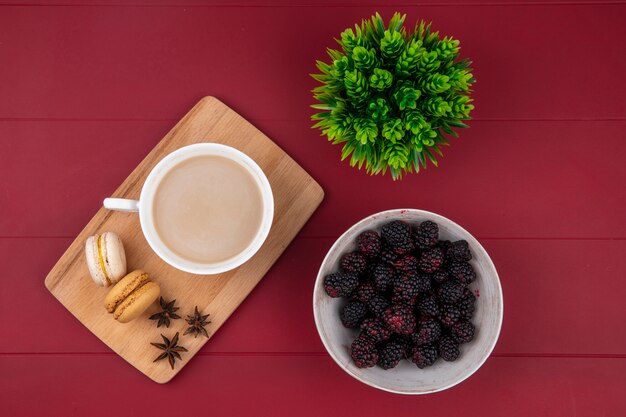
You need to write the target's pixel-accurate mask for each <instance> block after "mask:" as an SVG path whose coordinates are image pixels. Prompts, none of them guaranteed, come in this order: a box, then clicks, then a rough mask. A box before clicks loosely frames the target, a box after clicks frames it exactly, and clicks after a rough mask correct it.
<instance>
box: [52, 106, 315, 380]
mask: <svg viewBox="0 0 626 417" xmlns="http://www.w3.org/2000/svg"><path fill="white" fill-rule="evenodd" d="M198 142H216V143H223V144H226V145H230V146H232V147H234V148H237V149H239V150H241V151H242V152H244V153H246V154H247V155H249V156H250V157H251V158H252V159H254V160H255V161H256V162H257V163H258V164H259V166H260V167H261V168H262V169H263V171H264V172H265V174H266V175H267V177H268V179H269V181H270V184H271V186H272V191H273V193H274V204H275V213H274V222H273V224H272V230H271V232H270V234H269V236H268V238H267V240H266V242H265V244H264V245H263V246H262V248H261V249H260V250H259V252H258V253H257V254H256V255H255V256H254V257H253V258H252V259H251V260H249V261H248V262H247V263H245V264H244V265H243V266H241V267H239V268H237V269H236V270H234V271H230V272H227V273H224V274H220V275H210V276H209V275H207V276H200V275H192V274H188V273H185V272H181V271H178V270H176V269H174V268H173V267H171V266H169V265H167V264H166V263H165V262H163V261H162V260H161V259H160V258H159V257H157V256H156V254H154V253H153V252H152V250H151V249H150V247H149V246H148V243H147V242H146V240H145V238H144V237H143V234H142V232H141V228H140V225H139V216H138V214H137V213H123V212H116V211H108V210H105V209H103V208H101V209H100V210H99V211H98V212H97V213H96V215H95V216H94V217H93V218H92V219H91V221H90V222H89V223H88V224H87V226H86V227H85V228H84V229H83V231H82V232H81V233H80V234H79V235H78V237H77V238H76V240H74V242H73V243H72V244H71V245H70V247H69V248H68V249H67V251H66V252H65V253H64V254H63V256H62V257H61V259H59V261H58V262H57V264H56V265H55V266H54V268H53V269H52V271H50V273H49V274H48V276H47V277H46V281H45V284H46V287H47V288H48V290H50V292H51V293H52V294H53V295H54V296H55V297H56V298H57V299H58V300H59V301H60V302H61V303H62V304H63V305H64V306H65V307H66V308H67V309H68V310H69V311H70V312H71V313H72V314H73V315H74V316H75V317H76V318H77V319H78V320H80V322H81V323H83V324H84V325H85V326H86V327H87V328H88V329H89V330H91V331H92V332H93V333H94V334H95V335H96V336H97V337H99V338H100V340H102V341H103V342H104V343H106V344H107V345H108V346H109V347H110V348H111V349H113V350H114V351H115V352H116V353H117V354H119V355H120V356H121V357H122V358H124V359H126V360H127V361H128V362H129V363H130V364H131V365H133V366H134V367H135V368H137V369H139V370H140V371H141V372H143V373H144V374H146V375H147V376H148V377H150V378H151V379H153V380H154V381H156V382H159V383H165V382H167V381H169V380H170V379H172V377H174V375H176V373H178V371H180V370H181V369H182V367H183V366H185V365H186V364H187V362H188V361H189V360H190V359H191V358H192V357H193V356H194V355H195V354H196V353H197V352H198V350H200V348H201V347H202V346H203V345H204V344H205V343H206V342H207V340H208V339H206V337H202V336H199V337H198V338H194V337H193V336H191V335H187V336H182V334H183V332H184V330H185V329H186V327H187V323H186V322H185V321H184V320H182V319H181V320H173V321H172V324H171V325H170V327H169V328H165V327H160V328H158V329H157V328H156V323H155V321H152V320H148V317H149V316H150V314H152V313H154V312H157V311H159V308H158V306H157V305H156V303H155V304H154V305H153V306H151V307H150V308H149V309H148V311H146V312H145V313H144V314H143V315H142V316H141V317H139V318H138V319H136V320H134V321H133V322H130V323H127V324H121V323H118V322H116V321H115V320H114V319H113V316H112V315H111V314H108V313H107V312H106V310H105V308H104V297H105V295H106V293H107V291H108V289H105V288H101V287H99V286H97V285H96V284H94V283H93V281H92V280H91V278H90V277H89V272H88V270H87V265H86V263H85V254H84V245H85V240H86V239H87V237H88V236H90V235H92V234H95V233H102V232H105V231H113V232H116V233H117V234H118V235H119V236H120V237H121V238H122V241H123V242H124V246H125V248H126V256H127V262H128V270H129V271H131V270H133V269H143V270H145V271H146V272H148V273H149V274H150V276H151V277H152V278H153V280H154V281H156V282H158V283H159V284H160V285H161V294H162V296H163V297H164V298H165V299H167V300H171V299H174V298H175V299H176V300H177V305H179V306H180V307H181V309H180V310H179V313H181V316H183V318H184V317H185V315H187V314H192V312H193V309H194V306H198V308H199V310H200V311H202V312H204V314H207V313H209V314H210V317H209V319H210V320H211V323H210V324H209V325H208V326H207V330H208V332H209V335H210V336H212V335H213V334H215V332H216V331H217V330H218V329H219V328H220V326H221V325H222V324H223V323H224V322H225V321H226V319H227V318H228V317H229V316H230V315H231V314H232V312H233V311H234V310H235V309H236V308H237V307H238V306H239V304H240V303H241V302H242V301H243V300H244V299H245V298H246V297H247V296H248V294H249V293H250V291H252V289H253V288H254V287H255V285H257V284H258V283H259V281H260V280H261V279H262V278H263V276H264V275H265V273H266V272H267V270H268V269H269V268H270V267H271V266H272V265H273V264H274V262H275V261H276V260H277V259H278V257H279V256H280V255H281V254H282V253H283V251H284V250H285V248H287V246H288V245H289V243H290V242H291V241H292V240H293V238H294V237H295V236H296V234H297V233H298V231H299V230H300V229H301V228H302V226H303V225H304V223H305V222H306V221H307V220H308V219H309V217H310V216H311V214H313V212H314V211H315V209H316V208H317V207H318V205H319V204H320V203H321V201H322V199H323V198H324V191H323V190H322V188H321V187H320V186H319V184H317V183H316V182H315V180H313V178H311V176H309V175H308V174H307V173H306V171H304V170H303V169H302V168H301V167H300V166H299V165H298V164H297V163H296V162H295V161H294V160H293V159H291V158H290V157H289V155H287V154H286V153H285V152H284V151H283V150H282V149H280V148H279V147H278V146H276V144H275V143H274V142H272V141H271V140H270V139H269V138H268V137H267V136H265V135H264V134H263V133H261V132H260V131H259V130H257V129H256V128H255V127H254V126H252V125H251V124H250V123H248V122H247V121H246V120H245V119H243V118H242V117H241V116H239V115H238V114H237V113H235V112H234V111H233V110H232V109H230V108H229V107H227V106H226V105H224V104H223V103H222V102H220V101H219V100H217V99H216V98H214V97H205V98H203V99H202V100H200V102H199V103H198V104H196V106H195V107H194V108H193V109H191V111H189V113H187V115H186V116H185V117H184V118H183V119H182V120H181V121H180V122H178V124H177V125H176V126H174V128H173V129H172V130H171V131H170V132H169V133H168V134H167V135H166V136H165V137H164V138H163V140H161V142H159V144H158V145H157V146H156V147H155V148H154V149H152V151H151V152H150V153H149V154H148V156H146V158H145V159H144V160H143V161H142V162H141V163H140V164H139V166H138V167H137V168H135V170H134V171H133V172H132V173H131V174H130V176H129V177H128V178H126V180H125V181H124V182H123V183H122V185H120V187H119V188H118V189H117V190H116V191H115V193H113V195H112V197H120V198H132V199H138V198H139V194H140V192H141V187H142V185H143V183H144V181H145V179H146V177H147V176H148V173H149V172H150V170H151V169H152V168H153V167H154V166H155V165H156V164H157V163H158V162H159V161H160V160H161V159H162V158H163V157H164V156H166V155H167V154H169V153H170V152H172V151H174V150H176V149H178V148H180V147H182V146H185V145H189V144H192V143H198ZM176 332H180V334H181V336H180V337H181V339H180V343H179V344H181V345H183V346H185V347H186V348H187V349H189V352H188V353H183V354H182V357H183V360H182V361H177V363H176V367H175V369H174V370H172V369H170V367H169V365H168V363H167V361H166V360H163V361H160V362H156V363H153V359H154V358H155V357H156V356H158V354H159V353H160V352H161V351H159V350H157V349H156V348H154V347H153V346H151V345H150V342H161V336H160V335H161V333H162V334H163V335H165V336H166V337H168V338H171V337H173V336H174V334H176Z"/></svg>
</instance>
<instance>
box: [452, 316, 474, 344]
mask: <svg viewBox="0 0 626 417" xmlns="http://www.w3.org/2000/svg"><path fill="white" fill-rule="evenodd" d="M475 330H476V329H475V328H474V325H473V324H472V323H471V322H469V321H460V322H458V323H457V324H455V325H454V326H452V331H451V333H452V337H453V338H454V339H455V340H456V341H457V342H459V343H468V342H471V341H472V339H473V338H474V332H475Z"/></svg>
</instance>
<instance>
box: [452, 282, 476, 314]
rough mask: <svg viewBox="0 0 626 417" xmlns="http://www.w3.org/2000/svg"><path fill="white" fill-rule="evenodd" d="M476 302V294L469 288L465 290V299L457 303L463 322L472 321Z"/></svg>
mask: <svg viewBox="0 0 626 417" xmlns="http://www.w3.org/2000/svg"><path fill="white" fill-rule="evenodd" d="M475 302H476V297H475V296H474V293H472V291H471V290H470V289H469V288H466V289H465V292H464V293H463V298H461V301H459V302H458V303H457V305H456V306H457V307H458V309H459V312H460V313H461V320H470V319H471V318H472V316H473V315H474V308H475V307H474V303H475Z"/></svg>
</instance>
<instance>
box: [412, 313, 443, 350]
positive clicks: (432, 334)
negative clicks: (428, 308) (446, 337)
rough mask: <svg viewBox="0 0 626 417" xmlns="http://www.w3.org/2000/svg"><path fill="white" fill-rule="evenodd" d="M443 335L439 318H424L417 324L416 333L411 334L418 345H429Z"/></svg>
mask: <svg viewBox="0 0 626 417" xmlns="http://www.w3.org/2000/svg"><path fill="white" fill-rule="evenodd" d="M440 337H441V325H440V324H439V322H438V321H437V320H434V319H427V320H423V321H421V322H420V323H419V325H418V326H417V330H416V331H415V333H413V334H412V335H411V340H412V341H413V342H414V343H415V345H417V346H421V345H428V344H431V343H434V342H436V341H437V340H439V338H440Z"/></svg>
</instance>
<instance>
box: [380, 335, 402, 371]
mask: <svg viewBox="0 0 626 417" xmlns="http://www.w3.org/2000/svg"><path fill="white" fill-rule="evenodd" d="M405 356H406V355H405V346H403V345H402V343H400V342H398V341H397V340H391V341H389V342H387V343H385V344H383V345H382V346H381V347H380V348H379V349H378V366H380V367H381V368H383V369H391V368H395V367H396V366H397V365H398V364H399V363H400V361H401V360H402V359H404V358H405Z"/></svg>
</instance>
